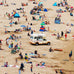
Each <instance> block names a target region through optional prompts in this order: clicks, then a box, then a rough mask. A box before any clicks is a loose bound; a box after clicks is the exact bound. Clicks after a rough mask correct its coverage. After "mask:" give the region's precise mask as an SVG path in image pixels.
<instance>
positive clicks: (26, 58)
mask: <svg viewBox="0 0 74 74" xmlns="http://www.w3.org/2000/svg"><path fill="white" fill-rule="evenodd" d="M24 58H25V60H26V62H27V61H28V55H27V53H25V57H24Z"/></svg>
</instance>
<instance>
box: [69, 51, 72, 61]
mask: <svg viewBox="0 0 74 74" xmlns="http://www.w3.org/2000/svg"><path fill="white" fill-rule="evenodd" d="M71 57H72V50H71V52H70V53H69V59H70V60H71Z"/></svg>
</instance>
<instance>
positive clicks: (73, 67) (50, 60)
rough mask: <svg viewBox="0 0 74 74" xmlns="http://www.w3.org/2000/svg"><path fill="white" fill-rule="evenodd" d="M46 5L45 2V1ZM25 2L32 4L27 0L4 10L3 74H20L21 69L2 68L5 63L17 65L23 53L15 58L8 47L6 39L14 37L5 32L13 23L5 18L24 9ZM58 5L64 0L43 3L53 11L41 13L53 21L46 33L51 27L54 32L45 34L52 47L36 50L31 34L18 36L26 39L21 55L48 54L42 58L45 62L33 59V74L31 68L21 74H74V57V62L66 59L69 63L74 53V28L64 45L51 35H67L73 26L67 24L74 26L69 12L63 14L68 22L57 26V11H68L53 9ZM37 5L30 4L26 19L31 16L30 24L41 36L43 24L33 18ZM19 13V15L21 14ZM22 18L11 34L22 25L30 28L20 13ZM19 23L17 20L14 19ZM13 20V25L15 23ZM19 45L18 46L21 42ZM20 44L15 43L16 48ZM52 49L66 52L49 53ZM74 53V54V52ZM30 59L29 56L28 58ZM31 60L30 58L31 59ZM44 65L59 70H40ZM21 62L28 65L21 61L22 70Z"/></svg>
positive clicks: (0, 16)
mask: <svg viewBox="0 0 74 74" xmlns="http://www.w3.org/2000/svg"><path fill="white" fill-rule="evenodd" d="M42 1H43V0H42ZM14 2H15V3H16V5H11V3H14ZM22 2H24V3H26V2H28V1H27V0H7V3H8V5H9V6H8V7H4V6H0V39H2V40H3V42H2V44H3V45H2V48H3V49H4V50H0V74H5V73H7V74H19V70H18V69H19V68H14V67H11V68H10V67H8V68H4V67H1V66H2V65H4V62H6V61H8V64H9V65H14V64H15V58H17V57H18V54H19V53H16V54H11V53H10V50H11V49H9V48H8V47H7V46H6V45H5V39H6V38H7V37H9V36H10V34H4V29H5V27H4V26H5V25H6V26H9V22H10V21H9V20H8V19H7V16H6V17H4V14H5V13H6V12H9V13H11V12H12V11H13V10H15V9H16V8H20V7H22V6H21V3H22ZM54 2H60V0H53V1H52V0H46V1H43V4H44V8H49V9H52V10H49V11H48V12H41V13H42V14H45V15H46V16H47V19H48V20H49V21H50V23H51V24H50V25H46V26H45V27H46V29H48V27H50V29H51V30H52V31H53V32H50V31H49V32H45V33H44V34H45V35H46V37H47V39H49V40H50V42H51V45H50V46H48V45H39V46H33V45H31V44H30V43H29V40H30V39H29V37H27V33H28V32H25V31H24V32H21V33H20V34H16V35H20V36H22V38H21V39H20V40H19V41H21V42H22V48H23V50H20V52H22V53H23V55H25V53H28V54H29V53H31V52H34V51H35V50H37V51H38V53H40V54H41V56H42V54H46V56H42V58H34V59H31V61H32V62H33V73H31V72H30V64H24V65H25V71H24V72H21V74H34V73H36V74H38V73H40V74H56V73H55V69H64V70H65V74H70V72H69V71H73V72H71V74H74V64H73V63H72V62H73V61H74V58H73V57H74V55H73V57H72V60H70V61H63V60H65V59H67V60H69V52H70V51H71V50H73V48H74V41H73V39H72V35H73V34H74V27H71V29H72V32H71V34H68V40H67V41H62V40H57V39H56V36H52V35H51V34H53V33H56V34H57V33H58V32H61V31H65V30H66V29H69V26H66V24H67V23H70V24H71V23H73V24H74V21H72V20H73V19H74V17H71V16H70V15H69V14H70V13H69V12H65V13H62V14H61V16H62V17H61V20H62V22H64V23H65V24H54V19H55V17H56V15H57V13H56V9H59V8H62V9H65V8H64V7H54V6H52V4H53V3H54ZM68 3H69V4H70V5H72V6H74V1H73V0H68ZM34 6H35V5H34V4H33V3H32V2H28V6H25V7H24V9H25V11H26V15H27V16H28V22H29V23H31V22H32V23H33V24H34V25H33V26H32V29H33V30H34V29H35V30H36V32H35V33H41V32H39V29H40V23H41V21H33V20H32V18H31V16H32V15H30V10H31V9H32V8H33V7H34ZM17 12H18V11H17ZM19 14H20V15H21V18H20V24H18V25H17V26H16V25H13V26H12V28H10V27H8V28H7V29H8V30H11V29H12V30H14V29H16V28H17V27H20V25H23V24H24V25H27V24H28V22H26V21H25V18H24V17H22V13H19ZM14 20H17V19H14ZM14 20H13V21H14ZM55 30H56V31H55ZM19 41H18V42H19ZM16 43H17V42H15V41H14V44H16ZM50 47H52V48H53V49H54V48H59V49H63V51H62V52H59V51H54V52H49V48H50ZM73 53H74V50H73ZM28 56H29V55H28ZM29 57H30V56H29ZM41 61H44V62H45V63H46V64H47V65H48V66H55V65H58V66H59V68H58V67H53V68H51V67H44V68H39V67H36V64H38V63H39V62H41ZM21 62H25V61H24V60H19V61H18V64H17V65H18V66H20V63H21Z"/></svg>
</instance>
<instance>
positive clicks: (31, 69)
mask: <svg viewBox="0 0 74 74" xmlns="http://www.w3.org/2000/svg"><path fill="white" fill-rule="evenodd" d="M30 70H31V72H33V65H32V64H31V68H30Z"/></svg>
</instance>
